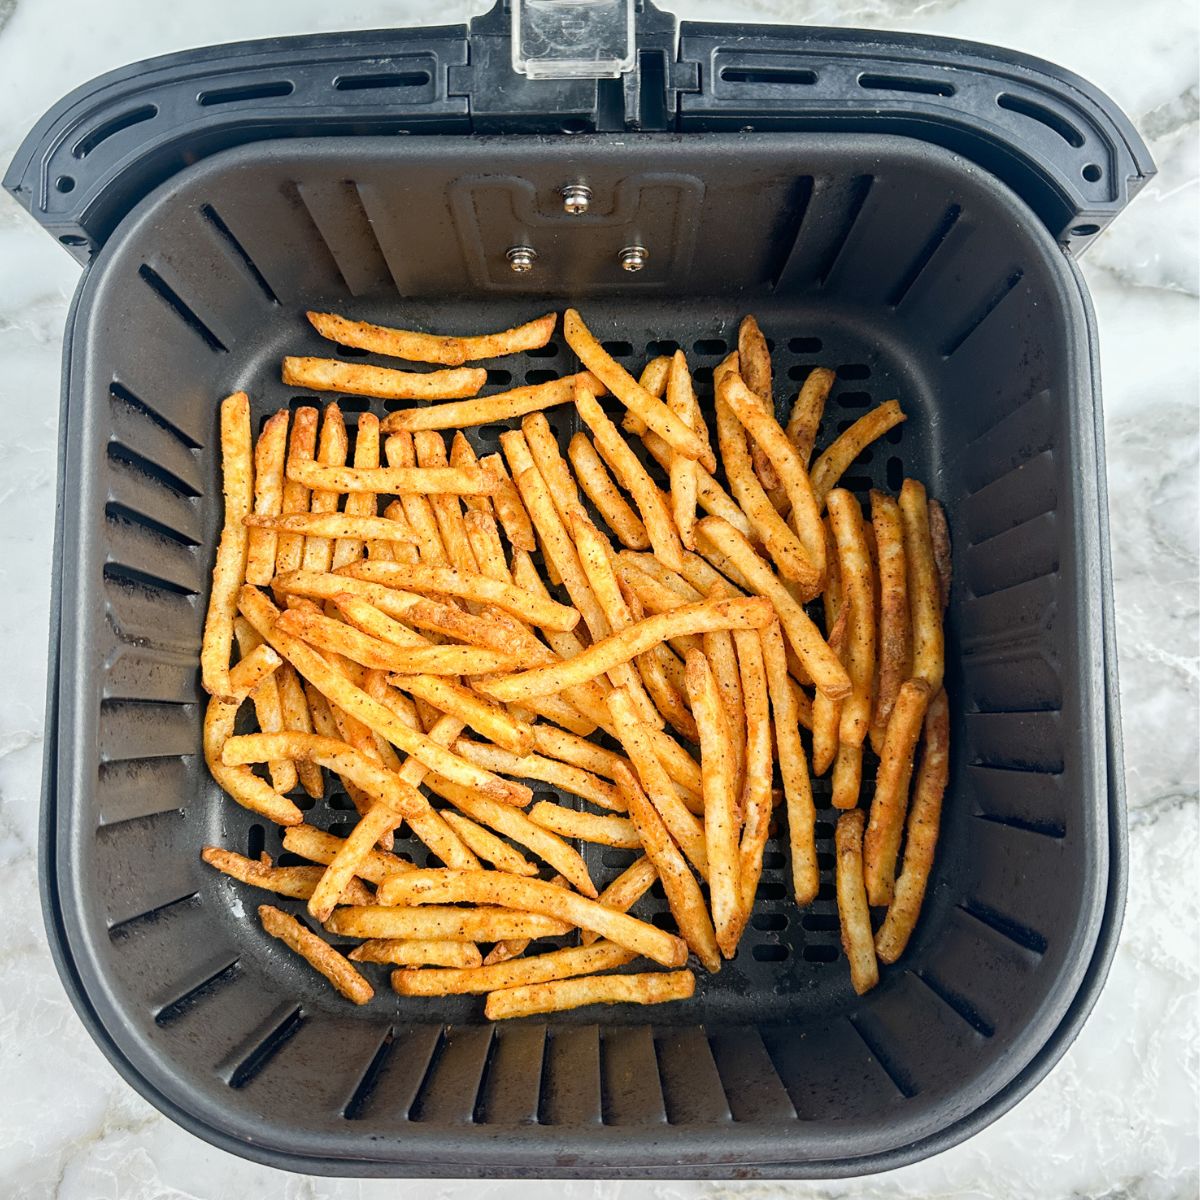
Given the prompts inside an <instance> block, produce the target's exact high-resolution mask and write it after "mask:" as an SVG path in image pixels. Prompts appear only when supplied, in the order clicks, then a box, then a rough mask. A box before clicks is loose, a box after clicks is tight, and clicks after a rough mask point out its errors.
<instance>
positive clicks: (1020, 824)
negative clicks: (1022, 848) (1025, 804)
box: [975, 813, 1067, 841]
mask: <svg viewBox="0 0 1200 1200" xmlns="http://www.w3.org/2000/svg"><path fill="white" fill-rule="evenodd" d="M975 819H976V820H978V821H987V822H988V823H989V824H992V825H1003V826H1005V827H1006V828H1008V829H1019V830H1020V831H1021V832H1022V833H1034V834H1037V835H1039V836H1040V837H1048V838H1055V839H1056V840H1059V841H1061V840H1062V839H1063V838H1065V837H1066V836H1067V830H1066V826H1065V825H1063V823H1062V822H1061V821H1033V820H1029V819H1028V818H1025V817H1001V816H996V815H994V814H993V813H976V814H975Z"/></svg>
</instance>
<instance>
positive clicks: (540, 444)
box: [521, 392, 583, 529]
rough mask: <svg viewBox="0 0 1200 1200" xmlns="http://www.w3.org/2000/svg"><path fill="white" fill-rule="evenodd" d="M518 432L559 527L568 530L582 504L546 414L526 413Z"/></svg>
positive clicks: (573, 478)
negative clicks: (538, 475) (546, 494)
mask: <svg viewBox="0 0 1200 1200" xmlns="http://www.w3.org/2000/svg"><path fill="white" fill-rule="evenodd" d="M572 399H574V393H573V392H572ZM521 432H522V433H523V434H524V435H525V444H526V445H527V446H528V447H529V454H530V457H532V459H533V462H534V465H535V466H536V467H537V469H538V470H539V471H540V472H541V476H542V478H543V479H544V480H545V481H546V487H547V488H549V489H550V498H551V499H552V500H553V501H554V507H555V508H556V509H557V510H558V515H559V517H560V519H561V520H562V523H563V524H564V525H565V526H566V527H567V528H568V529H570V527H571V517H572V516H573V515H574V514H575V513H576V512H581V511H582V509H583V503H582V501H581V500H580V498H579V489H578V487H576V485H575V477H574V476H573V475H572V474H571V469H570V468H569V467H568V466H567V460H566V459H565V458H563V456H562V453H561V451H560V450H559V448H558V439H557V437H555V434H554V430H552V429H551V428H550V422H549V421H548V420H547V419H546V414H545V413H540V412H539V413H530V415H529V416H527V417H526V418H525V419H524V420H523V421H522V422H521Z"/></svg>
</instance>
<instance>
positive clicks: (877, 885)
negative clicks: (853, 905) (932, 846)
mask: <svg viewBox="0 0 1200 1200" xmlns="http://www.w3.org/2000/svg"><path fill="white" fill-rule="evenodd" d="M928 705H929V685H928V684H927V683H925V681H924V680H922V679H908V680H905V682H904V684H903V686H902V687H901V688H900V693H899V695H898V696H897V697H896V704H895V706H894V707H893V709H892V715H891V719H890V720H889V721H888V725H887V736H886V737H885V738H884V742H883V752H882V754H880V756H879V770H878V771H877V772H876V775H875V796H874V798H873V799H872V801H871V818H870V821H869V822H868V824H867V834H866V837H865V839H864V841H863V864H864V866H863V871H864V877H865V878H866V882H867V899H868V900H869V901H870V902H871V904H872V905H876V906H878V905H884V904H890V903H891V900H892V894H893V891H894V888H895V880H896V858H897V856H898V855H899V853H900V835H901V834H902V833H903V832H904V814H905V810H906V809H907V807H908V784H909V780H910V779H911V777H912V770H913V755H914V754H915V753H916V749H917V739H918V738H919V737H920V736H921V726H922V724H923V723H924V720H925V710H926V708H927V707H928Z"/></svg>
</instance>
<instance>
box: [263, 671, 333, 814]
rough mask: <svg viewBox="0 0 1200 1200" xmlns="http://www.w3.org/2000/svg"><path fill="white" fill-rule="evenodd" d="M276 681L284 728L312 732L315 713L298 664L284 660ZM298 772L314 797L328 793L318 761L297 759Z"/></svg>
mask: <svg viewBox="0 0 1200 1200" xmlns="http://www.w3.org/2000/svg"><path fill="white" fill-rule="evenodd" d="M275 682H276V684H277V686H278V688H279V707H280V709H281V711H282V713H283V727H284V729H289V730H292V731H293V732H295V733H312V732H313V727H312V716H311V715H310V714H309V711H308V700H307V699H306V698H305V695H304V685H303V684H302V683H301V682H300V676H299V675H297V674H296V668H295V667H293V666H292V664H291V663H280V665H279V669H278V670H277V671H276V672H275ZM296 774H297V775H298V776H299V778H300V783H301V784H302V785H303V787H304V790H305V791H306V792H307V793H308V794H309V795H310V796H311V797H312V798H313V799H314V800H319V799H320V798H321V797H322V796H323V795H324V794H325V777H324V776H323V775H322V774H321V768H320V767H318V766H317V764H316V763H309V762H299V763H297V764H296Z"/></svg>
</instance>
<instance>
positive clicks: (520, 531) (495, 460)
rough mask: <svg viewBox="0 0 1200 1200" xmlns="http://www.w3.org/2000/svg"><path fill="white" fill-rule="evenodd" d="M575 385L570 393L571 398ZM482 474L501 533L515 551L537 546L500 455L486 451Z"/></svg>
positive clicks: (517, 494)
mask: <svg viewBox="0 0 1200 1200" xmlns="http://www.w3.org/2000/svg"><path fill="white" fill-rule="evenodd" d="M574 394H575V391H574V387H573V386H572V389H571V396H572V398H574ZM479 465H480V467H481V468H482V470H483V473H484V476H485V477H486V479H487V481H488V483H489V484H490V485H491V497H492V503H493V504H494V505H495V506H496V518H497V519H498V520H499V522H500V524H501V525H502V526H503V528H504V535H505V537H507V538H508V541H509V544H510V545H511V546H512V548H513V549H514V550H527V551H529V552H530V553H532V552H533V551H534V550H536V549H537V538H535V537H534V534H533V522H531V521H530V519H529V514H528V513H527V512H526V511H525V505H524V503H523V501H522V500H521V493H520V492H518V491H517V485H516V484H515V483H513V481H512V479H511V477H510V476H509V474H508V471H507V469H506V468H505V466H504V459H503V458H501V457H500V455H499V454H489V455H487V456H486V457H485V458H481V459H480V460H479Z"/></svg>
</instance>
